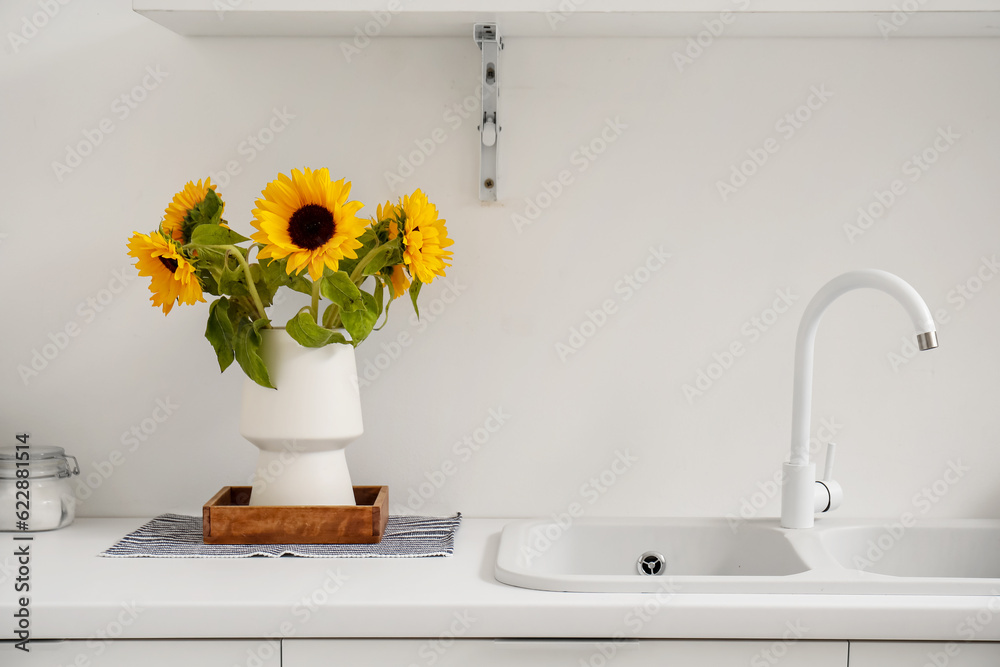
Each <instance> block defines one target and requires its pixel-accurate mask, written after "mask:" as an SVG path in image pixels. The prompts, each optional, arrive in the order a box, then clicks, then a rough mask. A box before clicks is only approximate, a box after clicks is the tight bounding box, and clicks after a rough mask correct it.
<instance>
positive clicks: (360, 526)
mask: <svg viewBox="0 0 1000 667" xmlns="http://www.w3.org/2000/svg"><path fill="white" fill-rule="evenodd" d="M250 489H251V487H249V486H224V487H222V490H221V491H219V492H218V493H217V494H215V496H214V497H213V498H212V499H211V500H209V501H208V502H207V503H205V506H204V507H203V508H202V517H203V535H204V539H205V544H377V543H378V542H381V541H382V535H383V534H384V533H385V524H386V522H388V521H389V487H388V486H356V487H354V500H355V502H357V503H358V504H357V506H354V505H325V506H322V505H302V506H264V505H259V506H253V507H251V506H250V505H249V503H250Z"/></svg>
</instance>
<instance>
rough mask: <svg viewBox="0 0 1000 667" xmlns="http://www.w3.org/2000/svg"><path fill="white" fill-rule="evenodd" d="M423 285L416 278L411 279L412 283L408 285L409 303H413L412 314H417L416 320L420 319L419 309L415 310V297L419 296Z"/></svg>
mask: <svg viewBox="0 0 1000 667" xmlns="http://www.w3.org/2000/svg"><path fill="white" fill-rule="evenodd" d="M423 286H424V284H423V283H422V282H420V281H419V280H417V278H416V277H414V278H413V282H412V283H410V301H412V302H413V312H415V313H416V314H417V319H418V320H419V319H420V309H419V308H417V297H418V296H419V295H420V288H421V287H423Z"/></svg>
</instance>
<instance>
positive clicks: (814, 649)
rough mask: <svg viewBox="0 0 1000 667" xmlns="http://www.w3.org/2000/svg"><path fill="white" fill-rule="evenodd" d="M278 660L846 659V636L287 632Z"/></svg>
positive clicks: (420, 665)
mask: <svg viewBox="0 0 1000 667" xmlns="http://www.w3.org/2000/svg"><path fill="white" fill-rule="evenodd" d="M282 656H283V660H282V667H356V666H357V665H364V667H506V666H508V665H510V666H511V667H515V666H516V667H550V666H552V665H565V666H566V667H606V666H607V667H610V666H612V665H613V666H614V667H671V666H673V665H677V666H678V667H681V666H683V667H748V665H749V667H774V666H776V665H780V666H781V667H846V666H847V642H846V641H840V642H836V641H834V642H821V641H800V642H792V643H788V642H782V641H777V642H772V641H726V640H722V641H689V640H676V641H675V640H659V639H648V640H639V641H636V640H630V641H623V642H611V641H608V642H600V641H589V640H586V641H584V640H581V641H574V640H565V641H563V640H503V639H498V640H488V639H486V640H480V639H459V640H454V639H429V640H419V639H416V640H415V639H286V640H283V641H282Z"/></svg>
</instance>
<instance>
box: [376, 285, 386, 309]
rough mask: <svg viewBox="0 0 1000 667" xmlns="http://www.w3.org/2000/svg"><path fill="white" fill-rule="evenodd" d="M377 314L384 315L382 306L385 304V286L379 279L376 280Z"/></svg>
mask: <svg viewBox="0 0 1000 667" xmlns="http://www.w3.org/2000/svg"><path fill="white" fill-rule="evenodd" d="M374 296H375V311H376V312H375V314H376V315H381V314H382V305H383V303H384V302H385V284H384V283H383V282H382V281H381V280H380V279H378V278H375V295H374Z"/></svg>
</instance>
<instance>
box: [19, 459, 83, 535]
mask: <svg viewBox="0 0 1000 667" xmlns="http://www.w3.org/2000/svg"><path fill="white" fill-rule="evenodd" d="M69 459H73V465H72V466H70V462H69ZM79 474H80V464H79V463H77V461H76V457H74V456H67V455H66V452H65V450H63V448H62V447H48V446H38V445H31V446H29V447H23V448H21V449H18V448H17V447H0V530H3V531H17V532H24V531H29V532H34V531H40V530H55V529H56V528H63V527H65V526H68V525H69V524H71V523H73V519H74V518H76V494H74V493H73V487H72V486H71V484H70V480H71V479H72V477H73V475H79Z"/></svg>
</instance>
